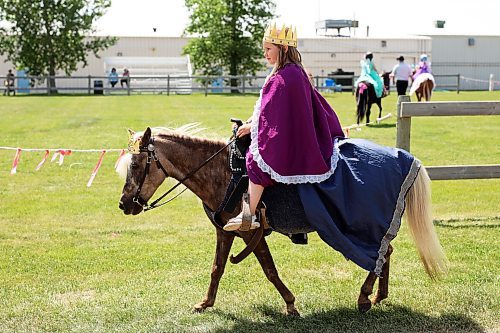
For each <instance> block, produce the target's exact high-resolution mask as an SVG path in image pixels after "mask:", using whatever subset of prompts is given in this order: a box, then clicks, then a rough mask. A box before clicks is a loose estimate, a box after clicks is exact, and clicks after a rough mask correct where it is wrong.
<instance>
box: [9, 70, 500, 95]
mask: <svg viewBox="0 0 500 333" xmlns="http://www.w3.org/2000/svg"><path fill="white" fill-rule="evenodd" d="M357 78H358V76H356V75H330V76H311V77H310V79H311V82H312V83H313V84H314V86H315V87H316V88H317V89H318V90H319V91H323V92H343V91H344V92H345V91H350V92H352V93H354V89H355V87H354V82H355V81H356V79H357ZM434 78H435V80H436V83H437V85H436V87H435V88H436V89H442V90H455V91H456V92H457V93H459V92H460V90H461V89H462V88H461V81H465V80H466V79H467V78H464V77H463V76H461V75H460V74H451V75H434ZM265 79H266V77H265V76H249V75H239V76H230V75H221V76H199V75H174V74H171V75H163V76H130V77H119V78H118V80H117V81H110V80H109V78H108V77H106V76H92V75H88V76H11V77H6V76H0V82H3V85H2V86H1V88H0V89H3V94H4V95H15V94H45V95H51V94H78V95H131V94H143V93H152V94H166V95H170V94H192V93H203V94H205V95H208V94H218V93H232V92H237V93H243V94H245V93H257V92H259V91H260V89H261V88H262V86H263V85H264V82H265ZM472 80H473V79H472ZM51 82H52V83H55V86H54V84H52V85H51ZM494 87H498V86H496V84H494ZM390 90H391V91H395V87H393V86H390Z"/></svg>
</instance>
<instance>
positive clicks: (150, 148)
mask: <svg viewBox="0 0 500 333" xmlns="http://www.w3.org/2000/svg"><path fill="white" fill-rule="evenodd" d="M234 141H235V139H232V140H231V141H229V143H228V144H227V145H225V146H224V147H222V148H221V149H219V150H218V151H217V152H215V154H213V155H212V156H210V157H209V158H207V159H206V160H205V161H204V162H203V163H201V164H200V165H199V166H198V167H196V168H195V169H194V170H192V171H190V172H189V173H188V174H187V175H186V176H184V178H182V179H181V180H179V181H177V184H175V185H174V186H172V187H171V188H170V189H169V190H168V191H166V192H165V193H164V194H163V195H162V196H160V197H159V198H158V199H156V200H155V201H153V202H152V203H151V204H150V205H148V202H147V200H144V199H143V198H142V197H141V191H142V186H143V185H144V182H145V181H146V177H147V176H148V174H149V169H150V168H151V163H152V162H153V161H155V162H156V166H157V167H158V168H159V169H161V170H162V171H163V173H164V174H165V177H166V178H167V177H169V174H168V172H167V170H166V169H165V168H164V167H163V165H162V164H161V162H160V159H159V158H158V156H157V155H156V152H155V145H154V138H153V137H151V138H150V139H149V142H148V144H147V145H146V146H141V147H140V148H139V152H140V153H148V156H147V159H146V167H145V168H144V174H143V176H142V179H141V182H140V184H139V187H138V188H137V191H136V192H135V195H134V197H133V198H132V201H133V202H134V203H136V204H138V205H140V206H142V207H143V209H144V211H145V212H146V211H148V210H151V209H153V208H157V207H160V206H163V205H165V204H167V203H169V202H170V201H172V200H174V199H175V198H177V197H178V196H179V195H181V194H182V193H184V192H185V191H186V190H187V187H186V188H185V189H184V190H182V191H181V192H180V193H178V194H177V195H175V196H174V197H172V198H170V199H168V200H167V201H164V202H162V203H159V202H160V201H161V200H162V199H163V198H165V197H166V196H167V195H169V194H170V193H171V192H172V191H173V190H175V189H176V188H177V187H178V186H179V185H181V184H182V183H183V182H184V181H186V180H187V179H188V178H189V177H191V176H192V175H194V174H195V173H196V172H197V171H198V170H200V169H201V168H203V167H204V166H205V165H207V164H208V163H209V162H210V161H211V160H213V159H214V158H215V157H216V156H217V155H219V154H220V153H221V152H222V151H224V150H225V149H226V148H227V147H228V146H229V145H231V144H232V143H233V142H234Z"/></svg>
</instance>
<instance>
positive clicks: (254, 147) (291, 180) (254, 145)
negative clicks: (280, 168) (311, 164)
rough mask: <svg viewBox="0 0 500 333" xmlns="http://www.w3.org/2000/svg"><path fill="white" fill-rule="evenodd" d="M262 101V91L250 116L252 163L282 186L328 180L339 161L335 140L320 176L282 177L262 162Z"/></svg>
mask: <svg viewBox="0 0 500 333" xmlns="http://www.w3.org/2000/svg"><path fill="white" fill-rule="evenodd" d="M261 101H262V90H261V91H260V96H259V99H258V100H257V102H255V106H254V110H253V116H252V126H251V129H250V137H251V143H250V152H251V153H252V156H253V159H254V161H255V162H256V163H257V165H258V167H259V168H260V169H261V170H262V171H264V172H265V173H267V174H269V175H270V176H271V179H273V180H275V181H277V182H278V183H284V184H303V183H320V182H322V181H324V180H326V179H328V178H330V176H331V175H332V174H333V173H334V172H335V169H336V168H337V162H338V160H339V147H338V140H337V139H335V141H334V143H333V153H332V157H331V159H330V165H331V167H330V170H328V171H327V172H326V173H324V174H321V175H293V176H283V175H280V174H279V173H277V172H276V171H275V170H273V169H272V168H271V167H270V166H269V165H268V164H267V163H266V161H264V159H263V158H262V156H261V155H260V152H259V143H258V137H259V118H260V108H261Z"/></svg>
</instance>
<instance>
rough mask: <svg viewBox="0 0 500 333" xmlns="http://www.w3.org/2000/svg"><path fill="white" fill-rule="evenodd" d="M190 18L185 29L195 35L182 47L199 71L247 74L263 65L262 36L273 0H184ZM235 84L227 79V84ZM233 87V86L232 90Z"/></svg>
mask: <svg viewBox="0 0 500 333" xmlns="http://www.w3.org/2000/svg"><path fill="white" fill-rule="evenodd" d="M186 7H187V8H188V10H189V13H190V20H191V22H190V23H189V25H188V27H187V28H186V30H185V33H187V34H191V35H195V36H197V37H198V38H194V39H192V40H190V41H189V43H188V44H187V45H186V46H185V47H184V53H185V54H189V55H190V56H191V60H192V62H193V66H194V69H195V71H196V72H198V73H199V74H202V75H220V74H221V72H222V71H225V72H226V73H227V72H229V75H242V74H251V75H255V74H256V72H257V71H258V70H261V69H263V68H264V65H263V63H262V61H261V59H262V37H263V36H264V30H265V28H266V23H267V22H268V21H269V20H270V19H271V18H272V17H273V16H274V15H273V12H274V9H275V7H276V5H275V4H274V1H273V0H186ZM237 85H238V82H237V80H236V79H231V87H235V86H237ZM232 91H235V90H232Z"/></svg>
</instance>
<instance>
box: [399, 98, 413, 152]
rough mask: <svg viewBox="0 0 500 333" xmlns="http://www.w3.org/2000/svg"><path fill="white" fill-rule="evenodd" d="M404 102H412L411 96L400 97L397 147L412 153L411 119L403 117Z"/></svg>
mask: <svg viewBox="0 0 500 333" xmlns="http://www.w3.org/2000/svg"><path fill="white" fill-rule="evenodd" d="M403 102H410V96H407V95H402V96H398V105H397V124H396V129H397V136H396V147H398V148H401V149H404V150H406V151H407V152H410V130H411V117H402V113H401V111H402V110H403V107H402V105H401V103H403Z"/></svg>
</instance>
